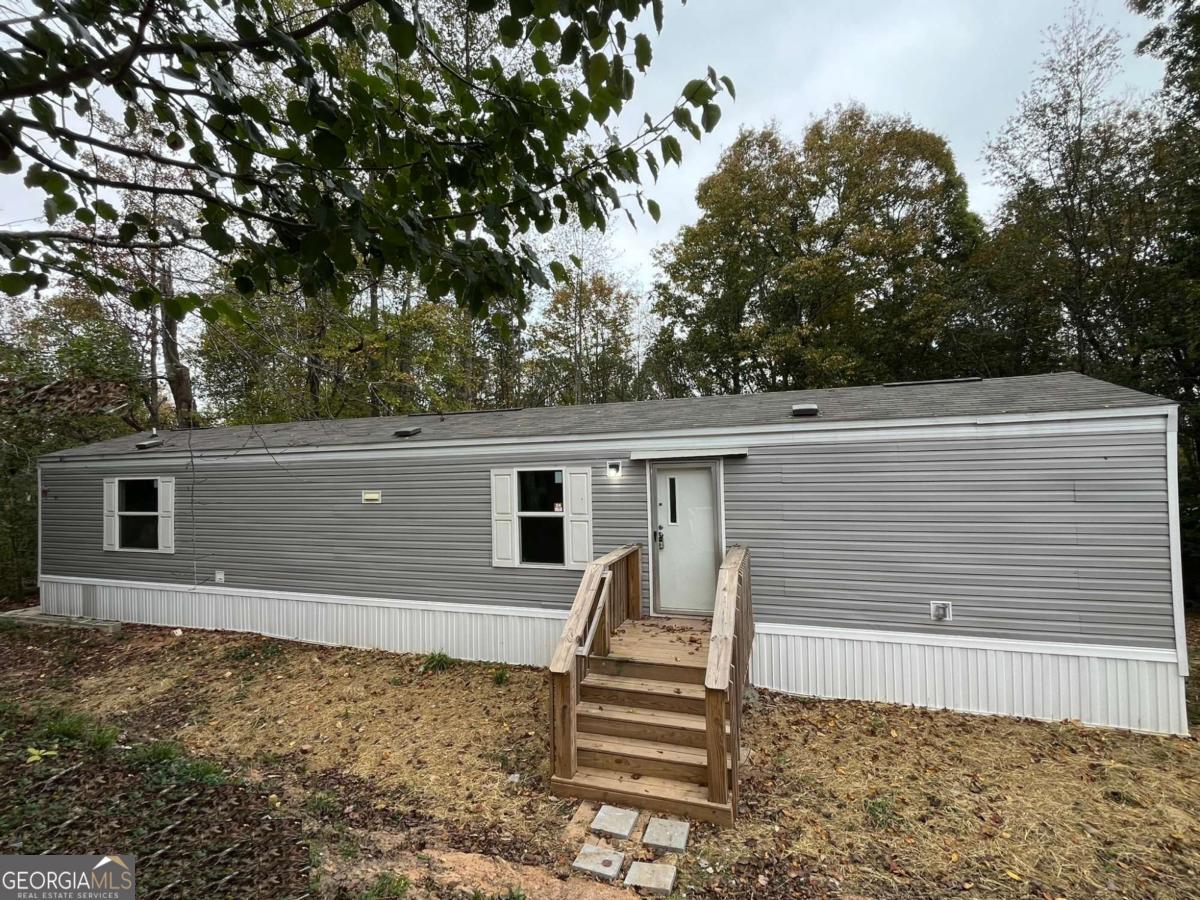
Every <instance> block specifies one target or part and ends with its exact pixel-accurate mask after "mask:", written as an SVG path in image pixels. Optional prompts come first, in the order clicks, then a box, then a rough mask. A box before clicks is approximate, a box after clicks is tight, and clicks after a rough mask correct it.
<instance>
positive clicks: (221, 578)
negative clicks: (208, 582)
mask: <svg viewBox="0 0 1200 900" xmlns="http://www.w3.org/2000/svg"><path fill="white" fill-rule="evenodd" d="M213 581H215V582H216V583H217V584H224V583H225V570H224V569H217V571H216V572H215V573H214V574H213Z"/></svg>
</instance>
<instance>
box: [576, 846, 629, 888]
mask: <svg viewBox="0 0 1200 900" xmlns="http://www.w3.org/2000/svg"><path fill="white" fill-rule="evenodd" d="M624 862H625V854H624V853H619V852H618V851H616V850H609V849H608V848H607V847H599V846H597V845H596V844H584V845H583V849H582V850H580V851H579V855H578V856H577V857H575V862H573V863H572V864H571V868H572V869H575V870H576V871H579V872H586V873H587V874H588V875H594V876H596V877H597V878H601V879H603V880H604V881H613V880H614V879H616V877H617V876H618V875H620V874H621V865H622V863H624Z"/></svg>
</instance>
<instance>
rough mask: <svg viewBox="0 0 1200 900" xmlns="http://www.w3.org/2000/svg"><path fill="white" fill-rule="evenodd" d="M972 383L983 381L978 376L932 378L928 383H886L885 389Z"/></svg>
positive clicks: (884, 384)
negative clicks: (919, 385)
mask: <svg viewBox="0 0 1200 900" xmlns="http://www.w3.org/2000/svg"><path fill="white" fill-rule="evenodd" d="M972 381H983V378H981V377H980V376H978V375H971V376H968V377H967V378H931V379H929V380H928V381H885V382H884V383H883V387H915V386H916V385H918V384H968V383H970V382H972Z"/></svg>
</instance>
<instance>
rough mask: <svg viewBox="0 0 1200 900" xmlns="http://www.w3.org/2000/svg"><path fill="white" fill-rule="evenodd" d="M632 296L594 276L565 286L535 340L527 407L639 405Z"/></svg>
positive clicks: (551, 304)
mask: <svg viewBox="0 0 1200 900" xmlns="http://www.w3.org/2000/svg"><path fill="white" fill-rule="evenodd" d="M635 308H636V304H635V302H634V297H633V294H632V293H630V292H629V291H628V290H625V289H624V288H622V287H621V286H620V285H619V284H617V282H616V281H615V279H613V278H612V276H610V275H608V274H605V273H603V272H598V271H594V272H592V273H591V274H588V275H584V274H583V273H582V267H580V275H579V277H578V278H577V279H576V280H575V281H574V282H572V283H570V284H566V285H562V286H560V287H559V288H558V289H557V290H556V291H555V292H554V293H553V295H552V296H551V298H550V301H549V303H548V304H547V306H546V308H545V309H544V310H543V311H542V318H541V321H539V322H538V323H537V325H536V326H535V327H534V328H533V331H532V334H531V336H530V348H531V350H532V355H531V359H530V361H529V363H528V371H529V375H528V383H527V385H526V389H525V397H526V402H527V403H529V404H530V405H534V406H566V405H571V404H578V403H609V402H613V401H618V400H637V399H641V397H639V396H638V361H637V349H636V345H635V338H634V334H633V326H634V318H635Z"/></svg>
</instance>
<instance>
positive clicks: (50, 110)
mask: <svg viewBox="0 0 1200 900" xmlns="http://www.w3.org/2000/svg"><path fill="white" fill-rule="evenodd" d="M29 111H30V112H32V113H33V117H34V118H35V119H37V120H38V121H39V122H41V123H42V124H43V125H45V126H46V127H47V128H50V127H52V126H53V125H54V123H55V115H54V107H53V106H51V105H50V104H49V103H47V102H46V101H45V100H44V99H42V98H41V97H30V98H29Z"/></svg>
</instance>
